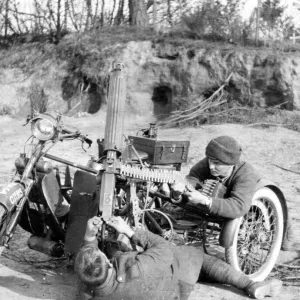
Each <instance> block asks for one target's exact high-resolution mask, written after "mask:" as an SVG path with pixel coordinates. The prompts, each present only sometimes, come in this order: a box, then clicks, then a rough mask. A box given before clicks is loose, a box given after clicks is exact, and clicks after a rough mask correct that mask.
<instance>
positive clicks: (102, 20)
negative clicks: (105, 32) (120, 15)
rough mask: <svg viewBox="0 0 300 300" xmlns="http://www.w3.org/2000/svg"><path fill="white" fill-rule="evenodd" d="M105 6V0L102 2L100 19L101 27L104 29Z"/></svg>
mask: <svg viewBox="0 0 300 300" xmlns="http://www.w3.org/2000/svg"><path fill="white" fill-rule="evenodd" d="M104 5H105V0H102V1H101V18H100V25H101V27H103V25H104Z"/></svg>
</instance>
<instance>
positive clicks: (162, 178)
mask: <svg viewBox="0 0 300 300" xmlns="http://www.w3.org/2000/svg"><path fill="white" fill-rule="evenodd" d="M120 173H121V174H122V175H124V176H126V177H131V178H135V179H140V180H142V181H151V182H160V183H170V184H172V183H174V182H176V181H183V182H185V184H186V186H187V187H188V188H191V189H194V188H193V187H192V185H191V184H190V183H188V182H187V181H186V180H185V174H183V173H182V172H180V171H176V170H166V169H148V168H143V169H142V168H140V167H136V166H131V165H121V169H120Z"/></svg>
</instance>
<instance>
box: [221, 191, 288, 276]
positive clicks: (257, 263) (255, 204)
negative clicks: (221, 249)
mask: <svg viewBox="0 0 300 300" xmlns="http://www.w3.org/2000/svg"><path fill="white" fill-rule="evenodd" d="M283 228H284V220H283V212H282V207H281V203H280V201H279V199H278V197H277V195H276V194H275V193H274V192H273V191H272V190H271V189H269V188H267V187H263V188H261V189H259V190H258V191H256V193H255V194H254V197H253V200H252V206H251V208H250V210H249V212H248V213H247V214H246V215H245V216H244V217H241V218H240V219H239V222H238V226H237V229H236V232H235V236H234V241H233V245H232V246H231V247H230V248H227V249H225V255H226V260H227V262H228V263H229V264H230V265H232V266H233V267H234V268H235V269H236V270H239V271H242V272H243V273H245V274H246V275H248V276H249V278H251V279H252V280H254V281H262V280H264V279H265V278H266V277H267V276H268V275H269V274H270V272H271V270H272V268H273V267H274V265H275V263H276V260H277V258H278V255H279V252H280V247H281V243H282V238H283Z"/></svg>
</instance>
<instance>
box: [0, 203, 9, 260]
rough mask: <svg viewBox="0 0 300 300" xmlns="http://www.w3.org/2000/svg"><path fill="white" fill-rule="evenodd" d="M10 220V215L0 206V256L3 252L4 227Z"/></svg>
mask: <svg viewBox="0 0 300 300" xmlns="http://www.w3.org/2000/svg"><path fill="white" fill-rule="evenodd" d="M10 219H11V214H10V213H8V212H7V211H6V209H5V208H4V207H3V206H2V205H1V204H0V255H1V254H2V252H3V250H4V244H5V240H4V238H5V236H4V233H5V231H6V227H7V225H8V224H9V222H10Z"/></svg>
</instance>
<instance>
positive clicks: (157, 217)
mask: <svg viewBox="0 0 300 300" xmlns="http://www.w3.org/2000/svg"><path fill="white" fill-rule="evenodd" d="M142 212H143V215H142V224H143V225H144V226H145V227H146V228H148V230H150V231H151V232H153V233H156V234H159V235H161V236H162V237H164V238H165V239H166V240H168V241H171V240H172V238H173V235H174V229H173V223H172V221H171V219H170V218H169V217H168V216H167V215H166V214H165V213H163V212H161V211H160V210H157V209H152V208H148V209H144V210H142ZM162 218H163V219H164V220H165V222H164V223H165V224H167V226H163V225H162V224H161V219H162ZM166 228H167V229H166Z"/></svg>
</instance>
